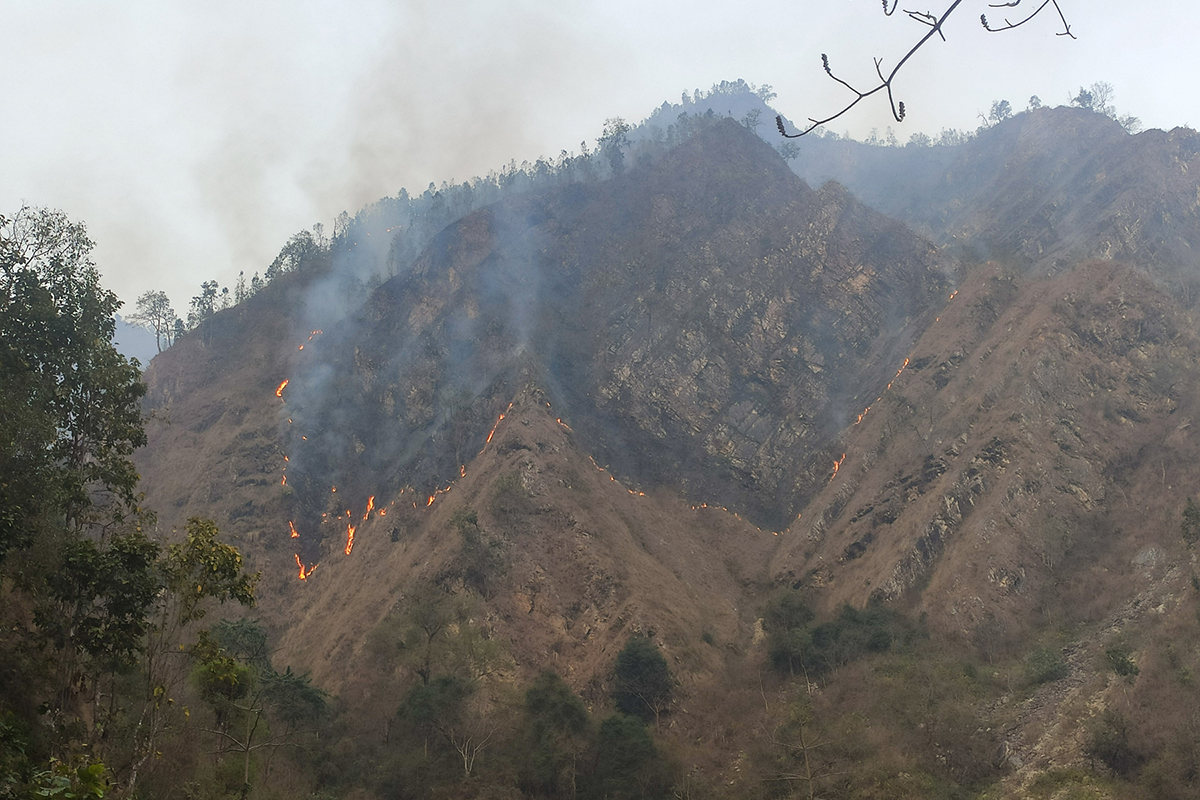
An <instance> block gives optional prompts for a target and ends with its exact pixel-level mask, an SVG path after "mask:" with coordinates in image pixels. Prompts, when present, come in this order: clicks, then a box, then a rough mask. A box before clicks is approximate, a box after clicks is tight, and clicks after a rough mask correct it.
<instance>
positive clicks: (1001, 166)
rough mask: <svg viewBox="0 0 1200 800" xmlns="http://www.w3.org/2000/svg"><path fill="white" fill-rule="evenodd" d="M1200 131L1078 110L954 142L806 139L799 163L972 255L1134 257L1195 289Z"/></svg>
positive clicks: (1030, 259)
mask: <svg viewBox="0 0 1200 800" xmlns="http://www.w3.org/2000/svg"><path fill="white" fill-rule="evenodd" d="M1198 155H1200V134H1197V133H1196V131H1193V130H1191V129H1189V128H1175V129H1174V130H1171V131H1161V130H1148V131H1144V132H1142V133H1139V134H1137V135H1130V134H1129V133H1127V132H1126V131H1125V130H1124V129H1123V128H1122V127H1121V125H1120V124H1119V123H1118V122H1116V121H1115V120H1112V119H1110V118H1108V117H1106V116H1103V115H1101V114H1097V113H1095V112H1092V111H1088V110H1085V109H1081V108H1067V107H1061V106H1060V107H1057V108H1040V109H1037V110H1035V111H1029V112H1025V113H1022V114H1018V115H1016V116H1014V117H1012V118H1010V119H1008V120H1006V121H1004V122H1001V123H999V124H997V125H995V126H993V127H991V128H988V129H986V130H983V131H981V132H980V134H979V135H978V136H976V137H975V138H973V139H971V140H970V141H968V142H967V143H965V144H963V145H959V146H956V147H944V146H937V147H914V146H909V147H903V148H895V147H872V146H869V145H864V144H860V143H858V142H853V141H832V140H828V139H814V140H813V141H812V142H805V143H804V146H803V147H802V150H801V155H800V157H799V158H798V159H797V161H796V165H795V169H796V171H797V172H798V174H800V175H801V176H802V177H804V178H805V179H806V180H808V181H809V182H811V183H813V184H814V185H819V184H820V183H823V182H824V181H826V180H837V181H839V182H841V183H842V184H844V185H845V186H847V187H848V188H849V189H850V191H851V192H853V193H854V194H856V195H857V196H859V197H860V198H862V199H863V201H864V202H866V203H867V204H868V205H870V206H872V207H873V208H876V209H878V210H880V211H882V212H884V213H885V214H888V215H890V216H893V217H896V218H897V219H901V220H904V221H905V222H907V223H908V224H909V225H911V226H912V227H913V228H914V229H916V230H918V231H921V232H924V233H926V235H929V236H930V237H931V238H933V239H935V240H936V241H939V242H942V243H946V244H951V243H953V244H956V245H957V246H958V247H960V248H964V249H965V250H966V251H967V252H970V253H972V254H973V256H974V257H981V258H985V259H986V258H1003V259H1016V260H1018V261H1020V262H1023V263H1026V264H1030V265H1035V266H1038V267H1049V268H1054V267H1055V266H1056V265H1066V264H1071V263H1075V262H1077V261H1078V260H1079V259H1083V258H1105V259H1114V260H1120V261H1127V262H1130V263H1135V264H1137V265H1139V266H1140V267H1141V268H1143V269H1150V270H1154V271H1156V273H1158V274H1160V275H1161V276H1162V277H1169V278H1172V279H1174V280H1176V281H1177V282H1179V281H1183V282H1184V283H1187V284H1188V286H1189V291H1192V292H1194V286H1192V284H1193V283H1194V273H1195V269H1196V267H1197V265H1198V263H1200V261H1198V257H1197V254H1196V251H1195V249H1194V248H1195V245H1196V242H1197V241H1198V240H1200V205H1198V204H1197V200H1196V193H1195V189H1196V181H1195V178H1194V177H1193V170H1194V169H1195V168H1196V167H1197V166H1198V164H1197V156H1198Z"/></svg>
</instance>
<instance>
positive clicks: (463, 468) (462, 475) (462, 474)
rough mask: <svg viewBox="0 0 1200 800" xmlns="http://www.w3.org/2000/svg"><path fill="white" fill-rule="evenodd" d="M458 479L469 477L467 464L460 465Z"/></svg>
mask: <svg viewBox="0 0 1200 800" xmlns="http://www.w3.org/2000/svg"><path fill="white" fill-rule="evenodd" d="M458 477H460V478H465V477H467V465H466V464H459V465H458Z"/></svg>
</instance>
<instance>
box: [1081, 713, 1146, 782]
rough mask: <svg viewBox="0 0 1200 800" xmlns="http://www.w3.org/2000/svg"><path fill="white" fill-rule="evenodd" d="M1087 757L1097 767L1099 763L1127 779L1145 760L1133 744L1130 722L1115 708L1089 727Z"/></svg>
mask: <svg viewBox="0 0 1200 800" xmlns="http://www.w3.org/2000/svg"><path fill="white" fill-rule="evenodd" d="M1083 754H1084V756H1086V757H1087V758H1088V759H1089V760H1090V761H1091V762H1092V764H1093V765H1095V764H1096V763H1097V762H1099V763H1101V764H1103V765H1104V766H1106V767H1108V768H1109V769H1110V770H1112V772H1113V774H1115V775H1120V776H1121V777H1125V778H1127V777H1129V776H1131V775H1132V774H1133V773H1135V772H1136V771H1137V770H1138V768H1139V767H1140V766H1141V764H1142V761H1143V760H1144V759H1143V756H1142V754H1141V753H1139V752H1138V751H1137V750H1136V749H1135V748H1134V746H1133V744H1132V743H1131V742H1130V741H1129V720H1128V719H1126V718H1125V716H1124V715H1123V714H1121V713H1119V712H1117V711H1113V710H1112V709H1107V710H1105V712H1104V713H1103V714H1102V715H1101V716H1100V718H1099V719H1097V720H1094V721H1093V722H1092V724H1091V725H1090V726H1089V727H1088V734H1087V741H1086V742H1085V743H1084V746H1083Z"/></svg>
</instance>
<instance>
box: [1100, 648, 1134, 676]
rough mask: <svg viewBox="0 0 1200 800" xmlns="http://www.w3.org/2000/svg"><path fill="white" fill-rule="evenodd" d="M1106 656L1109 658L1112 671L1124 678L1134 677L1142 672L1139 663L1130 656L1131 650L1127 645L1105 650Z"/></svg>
mask: <svg viewBox="0 0 1200 800" xmlns="http://www.w3.org/2000/svg"><path fill="white" fill-rule="evenodd" d="M1104 657H1105V658H1106V659H1107V660H1108V666H1109V667H1110V668H1111V669H1112V671H1113V672H1115V673H1117V674H1118V675H1120V676H1121V677H1122V678H1132V677H1135V676H1136V675H1137V674H1138V672H1140V670H1139V669H1138V667H1137V664H1135V663H1133V659H1131V658H1130V657H1129V650H1128V649H1127V648H1125V647H1121V646H1119V645H1118V646H1115V647H1110V648H1108V649H1107V650H1105V651H1104Z"/></svg>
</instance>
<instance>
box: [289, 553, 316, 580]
mask: <svg viewBox="0 0 1200 800" xmlns="http://www.w3.org/2000/svg"><path fill="white" fill-rule="evenodd" d="M295 556H296V566H297V567H299V568H300V572H299V574H297V575H296V577H297V578H299V579H300V580H302V581H306V580H308V576H309V575H312V574H313V573H314V572H316V571H317V567H319V566H321V565H320V564H313V565H312V566H311V567H309V568H308V569H305V568H304V562H303V561H301V560H300V554H299V553H296V554H295Z"/></svg>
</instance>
